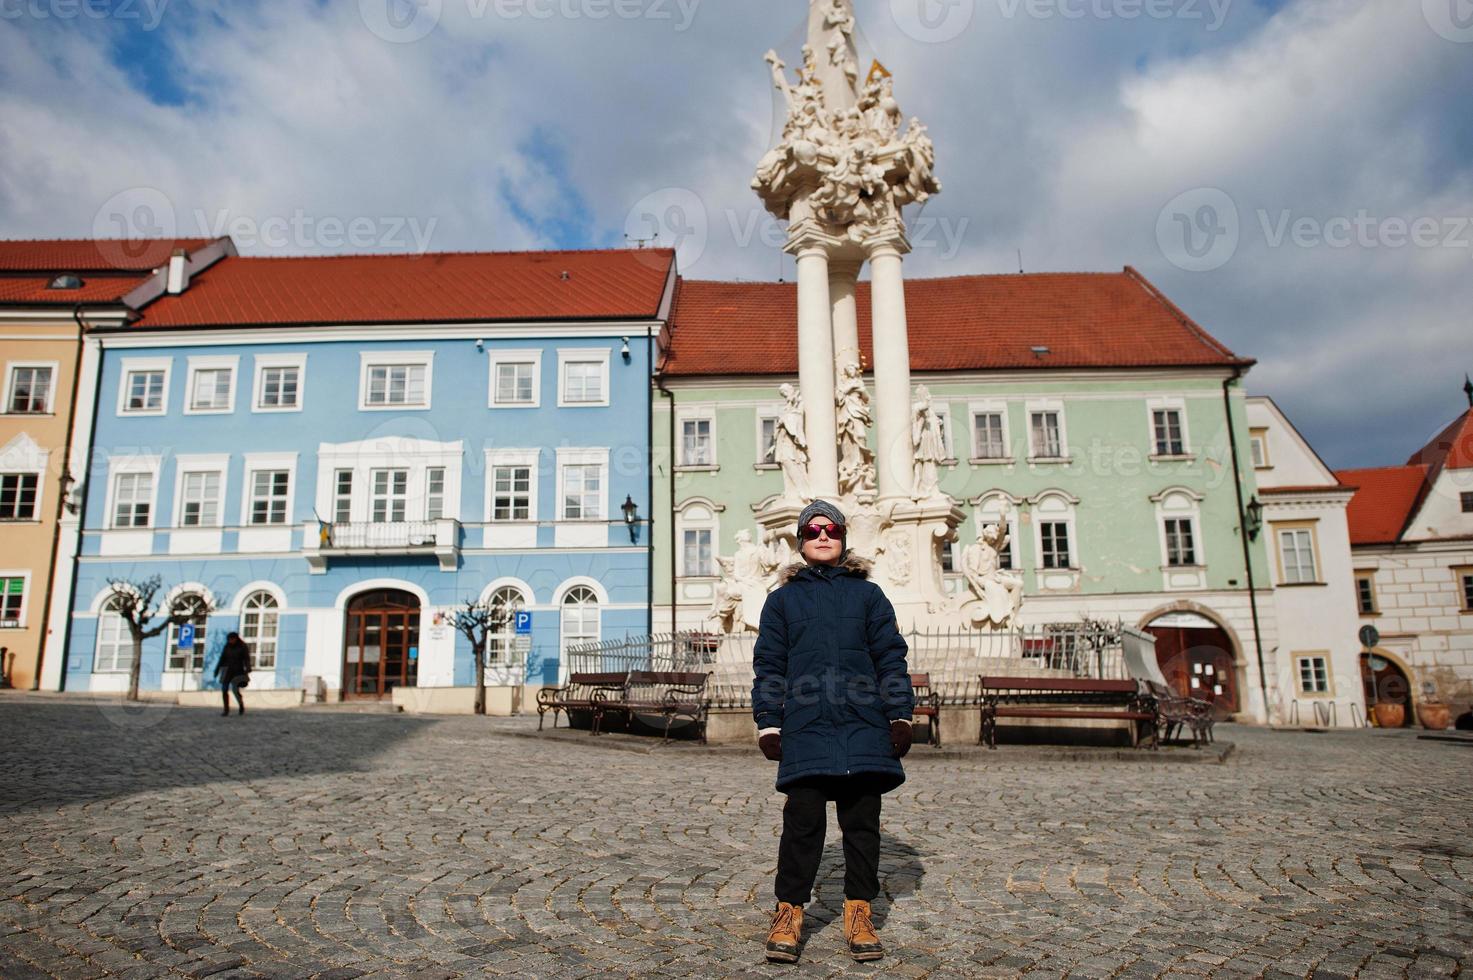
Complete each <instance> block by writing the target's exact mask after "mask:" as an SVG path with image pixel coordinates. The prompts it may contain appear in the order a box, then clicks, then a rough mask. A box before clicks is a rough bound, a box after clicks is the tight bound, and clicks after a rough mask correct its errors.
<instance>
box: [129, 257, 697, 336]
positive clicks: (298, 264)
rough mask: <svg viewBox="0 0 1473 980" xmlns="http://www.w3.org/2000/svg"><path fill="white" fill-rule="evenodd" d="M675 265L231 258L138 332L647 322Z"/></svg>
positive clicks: (163, 305)
mask: <svg viewBox="0 0 1473 980" xmlns="http://www.w3.org/2000/svg"><path fill="white" fill-rule="evenodd" d="M674 260H675V253H674V252H673V251H672V250H670V249H638V250H636V249H619V250H608V251H567V252H457V253H436V254H428V255H334V256H312V257H295V258H239V257H227V258H224V259H222V260H220V261H219V262H217V263H216V264H215V265H213V266H211V267H210V268H209V269H207V270H205V271H203V272H201V273H200V274H199V275H197V276H195V277H194V279H193V280H192V281H191V282H190V284H189V288H188V289H187V290H185V291H184V292H183V293H182V294H180V295H178V296H164V297H161V298H160V299H158V300H157V301H156V302H154V303H153V304H151V305H150V306H149V307H148V308H147V309H146V310H145V311H144V315H143V317H142V318H141V319H140V320H139V321H138V322H137V323H135V324H134V325H133V326H132V327H130V328H129V329H140V328H141V329H149V328H163V327H214V326H270V325H290V324H309V325H317V324H335V323H359V324H368V323H436V322H463V321H532V320H537V321H548V320H552V321H558V320H619V319H633V320H642V319H650V318H653V317H655V316H656V315H658V314H659V312H660V303H661V300H662V298H663V296H664V292H665V285H666V282H667V281H668V279H669V275H670V268H671V265H672V263H673V262H674Z"/></svg>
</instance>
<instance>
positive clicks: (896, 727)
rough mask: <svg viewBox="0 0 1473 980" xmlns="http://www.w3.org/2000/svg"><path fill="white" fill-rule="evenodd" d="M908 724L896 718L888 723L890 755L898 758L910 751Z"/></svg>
mask: <svg viewBox="0 0 1473 980" xmlns="http://www.w3.org/2000/svg"><path fill="white" fill-rule="evenodd" d="M910 736H911V731H910V722H908V721H901V720H899V719H898V718H897V719H896V720H895V721H892V722H890V753H891V754H892V755H893V756H895V758H897V759H898V758H900V757H901V756H903V755H905V753H907V752H909V751H910Z"/></svg>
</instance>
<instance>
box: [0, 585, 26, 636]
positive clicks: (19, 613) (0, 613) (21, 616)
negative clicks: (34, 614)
mask: <svg viewBox="0 0 1473 980" xmlns="http://www.w3.org/2000/svg"><path fill="white" fill-rule="evenodd" d="M25 608H26V580H25V576H22V575H8V576H4V577H0V629H19V628H20V626H21V624H22V623H23V622H25Z"/></svg>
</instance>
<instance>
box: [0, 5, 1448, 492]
mask: <svg viewBox="0 0 1473 980" xmlns="http://www.w3.org/2000/svg"><path fill="white" fill-rule="evenodd" d="M806 6H807V4H806V3H805V2H803V0H361V2H360V0H259V2H256V0H229V2H215V0H0V235H4V236H5V237H29V236H43V237H65V236H88V235H112V236H116V235H118V234H123V233H126V234H164V233H177V234H187V235H200V234H209V235H212V234H231V235H233V236H234V237H235V239H236V242H237V244H238V245H239V247H240V248H241V251H242V252H243V253H245V254H255V255H265V254H297V253H313V252H315V253H321V252H339V251H373V250H390V251H416V250H425V249H428V250H458V249H516V248H544V247H553V246H569V247H582V246H618V245H622V244H623V243H624V241H625V236H626V235H628V236H631V237H633V238H645V237H650V236H652V235H656V234H658V235H659V237H660V241H661V243H662V244H667V245H677V246H678V247H679V250H680V257H681V263H682V270H683V271H684V273H685V274H687V275H690V276H694V277H699V278H715V279H728V278H738V277H740V278H749V279H773V278H776V277H777V276H779V275H784V274H786V275H788V276H791V275H792V266H791V260H787V259H785V257H784V256H783V255H782V254H781V251H780V249H779V248H778V247H777V243H778V242H780V240H781V234H780V229H778V228H776V227H775V226H774V224H773V223H772V221H771V219H769V218H767V216H766V215H765V214H764V213H763V212H762V211H761V210H760V209H759V208H758V207H757V205H756V199H755V198H754V197H753V195H752V193H751V192H750V190H749V189H748V181H749V180H750V177H751V173H752V169H753V166H754V165H755V163H756V161H757V159H758V158H759V157H760V156H761V154H762V152H763V151H764V150H765V149H766V148H767V147H768V146H769V145H770V144H771V143H772V141H773V137H774V135H775V132H776V130H777V129H778V128H779V124H778V121H777V115H776V114H777V109H778V106H777V102H776V99H777V96H776V94H775V93H774V92H773V91H772V89H771V87H770V78H769V75H768V71H767V68H766V66H765V65H764V64H763V62H762V55H763V53H764V52H765V51H766V50H767V49H768V48H769V47H775V48H776V49H777V50H778V51H779V52H780V53H781V54H782V55H783V56H784V57H785V58H787V60H788V61H789V62H792V63H796V61H797V60H798V51H797V49H798V46H799V45H800V44H801V41H802V30H803V21H804V18H805V10H806ZM856 8H857V12H858V15H859V18H860V24H861V34H862V46H863V49H864V50H863V51H862V55H863V57H864V58H865V59H868V58H870V57H878V58H879V59H880V60H882V61H883V62H884V63H885V64H886V66H887V67H889V68H890V69H891V70H892V71H893V72H894V73H895V75H896V79H897V86H896V89H897V94H898V96H899V97H900V99H901V104H902V108H903V109H904V110H905V112H906V113H907V114H911V115H916V116H919V117H920V118H922V119H923V120H924V121H925V122H926V123H927V124H928V125H929V127H930V129H931V133H932V135H933V137H934V138H935V141H936V144H937V148H938V171H939V173H940V176H941V179H942V181H943V184H944V185H945V186H944V190H943V193H942V194H941V195H940V196H939V197H937V198H935V199H934V200H933V201H931V202H930V203H928V205H927V206H926V207H925V208H924V209H923V210H922V211H921V212H920V213H918V214H912V215H910V216H909V217H910V221H911V229H912V238H913V239H914V240H915V243H916V251H915V254H914V255H913V256H912V258H911V259H910V262H909V269H910V274H911V275H955V274H964V273H975V272H998V273H1004V272H1015V271H1017V268H1018V256H1019V254H1021V256H1022V262H1023V267H1024V268H1025V269H1027V270H1028V271H1030V272H1036V271H1052V270H1111V269H1118V268H1120V267H1121V266H1124V265H1127V264H1128V265H1133V266H1135V267H1137V268H1139V269H1140V270H1141V271H1142V272H1143V273H1144V274H1145V275H1146V276H1147V277H1148V278H1150V279H1152V280H1153V281H1154V282H1156V283H1157V284H1158V285H1159V286H1161V287H1162V288H1163V289H1164V290H1165V292H1166V293H1167V295H1169V296H1171V297H1172V298H1173V299H1174V300H1175V301H1176V302H1177V303H1178V304H1179V305H1180V306H1181V307H1183V308H1184V309H1185V310H1186V311H1187V312H1188V313H1189V314H1191V315H1192V316H1193V317H1195V318H1196V319H1197V320H1198V321H1199V322H1200V323H1202V324H1203V325H1204V326H1205V327H1206V328H1207V329H1208V330H1210V331H1211V332H1213V333H1214V334H1215V335H1216V336H1217V337H1219V338H1220V339H1222V340H1223V341H1224V342H1225V343H1227V344H1228V345H1229V346H1231V347H1232V348H1233V349H1234V350H1235V351H1237V352H1239V353H1242V354H1245V355H1248V356H1252V357H1255V358H1257V359H1258V360H1259V365H1258V367H1256V368H1255V369H1254V370H1253V372H1252V374H1251V375H1250V376H1249V381H1250V388H1251V390H1253V391H1255V392H1257V393H1266V394H1269V395H1272V396H1273V397H1274V398H1275V399H1277V400H1278V402H1279V403H1280V405H1282V406H1283V407H1284V408H1285V410H1286V411H1287V412H1288V413H1289V415H1290V417H1291V418H1292V419H1293V420H1294V421H1295V422H1296V424H1298V425H1299V427H1300V428H1301V429H1302V430H1303V431H1304V432H1305V434H1306V435H1307V436H1308V437H1309V438H1310V440H1311V441H1312V442H1313V443H1314V445H1315V446H1316V448H1317V449H1319V451H1320V453H1321V455H1323V456H1324V457H1325V458H1326V460H1327V461H1328V462H1329V463H1330V464H1331V465H1332V466H1364V465H1377V464H1383V463H1400V462H1402V461H1403V460H1404V458H1405V457H1406V456H1407V455H1408V454H1410V453H1411V451H1412V450H1413V449H1414V448H1416V447H1417V446H1418V445H1420V444H1421V442H1422V441H1423V440H1424V439H1426V438H1428V437H1429V436H1430V435H1431V434H1433V433H1434V432H1435V431H1436V430H1437V429H1439V428H1440V427H1441V426H1442V425H1444V424H1445V423H1446V422H1447V421H1448V420H1449V419H1450V418H1452V417H1453V416H1454V415H1455V414H1457V413H1458V412H1459V411H1461V410H1462V408H1464V407H1465V406H1466V402H1465V401H1464V396H1463V394H1462V392H1461V391H1460V390H1459V388H1460V386H1461V384H1462V381H1463V373H1464V372H1465V371H1467V370H1473V227H1470V218H1473V108H1470V104H1473V103H1470V99H1469V93H1470V92H1473V3H1470V0H856Z"/></svg>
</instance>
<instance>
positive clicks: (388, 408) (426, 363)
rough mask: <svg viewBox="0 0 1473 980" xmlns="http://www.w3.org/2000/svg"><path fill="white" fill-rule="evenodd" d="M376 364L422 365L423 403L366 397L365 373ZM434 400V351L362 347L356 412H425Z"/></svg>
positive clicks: (366, 375)
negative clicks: (376, 401)
mask: <svg viewBox="0 0 1473 980" xmlns="http://www.w3.org/2000/svg"><path fill="white" fill-rule="evenodd" d="M376 367H423V368H424V369H425V400H424V404H423V405H413V404H407V403H406V404H398V403H393V404H385V405H371V404H369V401H368V374H369V372H370V371H371V370H372V369H373V368H376ZM434 401H435V352H434V351H429V350H421V351H378V350H376V351H362V352H360V353H359V355H358V411H360V412H428V411H429V410H430V408H431V406H432V405H433V404H434Z"/></svg>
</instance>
